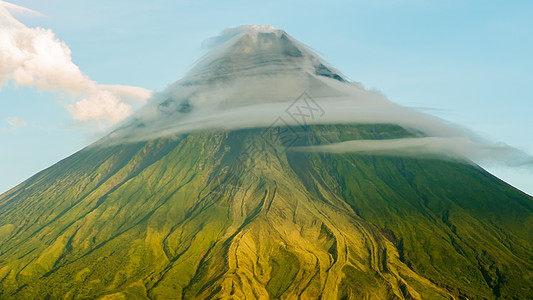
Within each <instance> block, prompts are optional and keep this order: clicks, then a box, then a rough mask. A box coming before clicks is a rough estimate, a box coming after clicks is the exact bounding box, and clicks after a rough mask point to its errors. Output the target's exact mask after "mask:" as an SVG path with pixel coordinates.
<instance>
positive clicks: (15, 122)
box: [7, 117, 28, 129]
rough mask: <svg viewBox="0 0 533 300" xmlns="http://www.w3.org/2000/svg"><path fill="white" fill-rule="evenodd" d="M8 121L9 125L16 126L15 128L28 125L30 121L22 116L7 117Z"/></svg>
mask: <svg viewBox="0 0 533 300" xmlns="http://www.w3.org/2000/svg"><path fill="white" fill-rule="evenodd" d="M7 123H8V124H9V126H11V128H15V129H16V128H20V127H25V126H26V125H28V121H26V120H25V119H22V118H18V117H10V118H7Z"/></svg>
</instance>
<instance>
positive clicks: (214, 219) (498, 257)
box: [0, 26, 533, 299]
mask: <svg viewBox="0 0 533 300" xmlns="http://www.w3.org/2000/svg"><path fill="white" fill-rule="evenodd" d="M206 45H207V46H208V47H210V50H209V52H208V53H207V55H205V56H204V57H203V58H201V59H200V60H199V61H198V62H197V63H196V65H195V67H193V68H192V69H191V71H190V72H189V74H188V75H187V76H185V77H184V78H183V79H181V80H179V81H177V82H176V83H174V84H172V85H170V86H169V87H168V88H167V89H166V90H164V91H163V92H161V93H159V94H157V95H156V96H154V98H153V99H152V100H151V101H150V103H149V104H148V105H147V106H145V107H144V108H142V109H140V110H139V111H138V112H136V113H135V114H134V115H133V116H132V117H131V118H130V119H128V120H126V121H125V122H123V123H122V124H120V125H119V126H118V127H116V128H115V129H114V130H113V131H112V132H111V133H109V134H108V135H107V136H106V137H104V138H102V139H101V140H99V141H97V142H96V143H94V144H93V145H90V146H88V147H87V148H85V149H83V150H81V151H79V152H77V153H75V154H73V155H72V156H70V157H68V158H66V159H64V160H62V161H60V162H59V163H57V164H55V165H53V166H51V167H50V168H48V169H46V170H44V171H42V172H40V173H38V174H36V175H35V176H33V177H31V178H29V179H28V180H26V181H25V182H23V183H21V184H20V185H18V186H17V187H15V188H13V189H11V190H10V191H8V192H6V193H5V194H3V195H1V196H0V298H1V299H59V298H61V299H319V298H320V299H511V298H512V299H531V298H533V230H532V229H533V198H531V197H530V196H528V195H526V194H524V193H522V192H521V191H519V190H517V189H515V188H513V187H512V186H510V185H508V184H506V183H504V182H503V181H501V180H499V179H498V178H496V177H494V176H492V175H491V174H489V173H487V172H486V171H485V170H483V169H482V168H481V167H479V166H477V165H476V164H474V163H472V162H471V161H470V160H469V159H468V158H466V157H462V156H460V155H458V153H452V152H453V151H452V150H450V149H454V148H446V147H444V148H443V147H440V148H438V147H437V148H438V149H437V151H433V152H432V151H431V149H433V150H435V147H433V148H432V147H422V148H416V149H414V150H413V149H412V148H409V147H408V148H409V149H410V150H409V151H406V149H405V148H401V149H400V148H392V149H388V150H387V149H385V148H386V147H382V146H380V147H377V148H376V147H375V145H376V143H377V144H380V143H383V142H390V141H399V140H402V141H408V142H410V141H424V143H426V142H431V141H433V140H434V139H439V140H440V141H447V139H448V138H449V137H450V136H449V134H450V132H455V133H457V130H456V129H454V128H453V127H446V126H448V125H446V124H445V125H442V124H441V123H439V122H440V121H438V120H436V119H433V118H432V117H431V116H427V115H424V114H422V113H419V112H416V111H413V110H410V109H407V108H404V107H401V106H399V105H396V104H394V103H391V102H389V101H388V100H386V99H385V98H384V97H383V96H382V95H380V94H379V93H378V92H376V91H367V90H365V89H363V88H362V87H361V86H360V85H358V84H356V83H353V82H350V81H349V80H348V79H346V78H345V76H344V75H343V74H342V73H340V72H339V71H338V70H337V69H335V68H332V67H331V66H329V65H328V64H327V63H326V62H325V61H323V60H322V59H321V58H320V57H319V56H318V55H316V54H315V52H314V51H312V50H311V49H310V48H308V47H306V46H305V45H303V44H301V43H299V42H298V41H296V40H295V39H293V38H292V37H291V36H289V35H288V34H287V33H285V32H284V31H282V30H277V29H275V28H272V27H267V26H243V27H238V28H235V29H229V30H226V31H224V32H223V34H222V35H221V36H219V37H217V38H213V39H211V40H208V42H207V43H206ZM428 120H429V121H431V122H433V123H431V122H430V123H428V122H429V121H428ZM427 124H432V125H433V126H427ZM435 124H437V125H438V126H437V125H435ZM441 125H442V126H441ZM445 129H446V130H445ZM445 133H446V134H448V136H446V135H445ZM462 138H464V136H462ZM354 141H355V142H360V143H363V145H367V146H368V147H367V146H365V147H366V148H365V147H358V148H357V149H354V148H352V149H351V150H350V149H348V150H347V151H329V150H327V148H321V147H329V146H336V145H337V146H338V145H347V144H346V143H352V145H353V142H354ZM419 144H420V143H419ZM445 144H446V143H445ZM380 145H383V144H380ZM335 149H337V148H335ZM384 149H385V150H386V151H385V150H384ZM447 149H448V150H449V151H448V150H447Z"/></svg>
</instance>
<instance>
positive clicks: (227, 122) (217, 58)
mask: <svg viewBox="0 0 533 300" xmlns="http://www.w3.org/2000/svg"><path fill="white" fill-rule="evenodd" d="M207 44H208V46H209V47H210V48H211V50H210V51H209V52H208V53H207V54H206V55H205V56H204V57H202V58H201V59H200V60H198V62H197V64H196V65H195V66H194V67H193V68H192V69H191V71H190V72H189V73H188V74H187V75H186V76H185V77H184V78H182V79H181V80H179V81H177V82H175V83H174V84H172V85H170V86H169V87H168V88H167V89H166V90H164V91H163V92H161V93H158V94H155V95H154V96H153V98H152V100H151V101H150V102H149V103H148V105H146V106H145V107H143V108H142V109H140V110H139V111H137V112H136V113H135V114H134V115H132V117H131V119H129V120H128V121H127V122H124V123H123V124H121V125H120V126H118V127H117V128H116V129H115V130H114V131H113V132H112V133H111V134H110V135H109V136H107V137H106V138H105V139H103V140H102V141H101V143H100V145H109V144H116V143H126V142H136V141H142V140H149V139H154V138H158V137H163V136H171V135H178V136H179V135H181V134H186V133H189V132H192V131H195V130H206V129H210V130H220V129H225V130H237V129H246V128H266V127H269V126H271V125H272V124H273V123H274V122H276V120H280V122H281V123H283V124H286V125H288V126H297V127H299V126H302V125H320V124H351V125H358V124H394V125H398V126H400V127H403V128H405V129H407V130H408V131H410V132H412V133H413V135H414V136H415V137H416V138H412V139H391V140H380V141H373V140H372V141H368V140H357V141H344V143H340V144H333V145H326V146H318V147H310V148H307V149H299V150H301V151H331V152H357V153H361V154H365V153H366V154H376V155H395V156H417V157H418V156H420V155H424V156H433V157H434V156H438V157H445V158H450V157H455V158H460V159H463V160H467V161H468V160H474V161H485V162H486V161H494V162H499V163H502V164H505V165H513V166H514V165H530V166H531V162H532V158H531V156H529V155H528V154H526V153H524V152H522V151H520V150H517V149H515V148H513V147H510V146H508V145H504V144H496V143H493V142H490V141H488V140H487V139H484V138H482V137H480V136H479V135H477V134H475V133H473V132H472V131H470V130H468V129H467V128H464V127H462V126H459V125H456V124H452V123H450V122H447V121H445V120H442V119H439V118H437V117H433V116H431V115H428V114H426V113H423V112H420V111H417V110H414V109H411V108H407V107H403V106H401V105H398V104H395V103H393V102H391V101H389V100H388V99H387V98H386V97H385V96H384V95H383V94H381V93H380V92H378V91H375V90H366V89H364V88H363V87H362V86H361V85H360V84H358V83H353V82H348V81H347V80H346V79H345V78H344V76H343V75H342V74H341V73H340V72H339V71H337V70H335V69H334V68H332V67H330V66H329V65H328V64H327V63H326V62H324V61H323V60H322V59H321V58H320V57H318V55H316V54H315V53H314V51H312V50H311V49H310V48H308V47H307V46H305V45H302V44H300V43H299V42H297V41H295V40H294V39H293V38H292V37H290V36H288V35H287V34H286V33H285V32H283V31H280V30H276V29H274V28H272V27H260V26H255V27H254V26H251V27H238V28H236V29H232V30H226V31H224V32H223V34H222V36H221V37H218V38H213V39H210V40H208V43H207ZM302 92H306V93H305V94H302ZM311 112H315V113H311Z"/></svg>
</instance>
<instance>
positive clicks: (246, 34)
mask: <svg viewBox="0 0 533 300" xmlns="http://www.w3.org/2000/svg"><path fill="white" fill-rule="evenodd" d="M205 46H206V47H207V48H209V49H210V51H209V52H208V53H207V54H206V55H205V56H204V57H202V58H201V59H200V60H198V61H197V63H196V65H195V67H194V68H193V69H192V70H191V72H190V73H189V74H188V76H187V77H188V79H190V80H191V81H195V80H198V79H208V80H212V79H223V78H229V77H231V78H234V77H235V76H250V75H257V74H259V73H261V74H271V73H280V72H283V73H285V72H291V71H304V72H308V73H311V74H314V75H318V76H326V77H330V78H333V79H336V80H339V81H346V80H345V79H344V78H343V77H342V75H341V74H340V72H339V71H337V70H335V69H334V68H332V67H330V66H328V65H327V63H326V62H325V61H324V60H323V59H321V58H320V57H319V56H318V55H317V54H316V53H315V52H314V51H313V50H312V49H311V48H309V47H307V46H305V45H304V44H302V43H300V42H298V41H297V40H296V39H294V38H293V37H291V36H290V35H289V34H287V33H286V32H285V31H284V30H281V29H276V28H275V27H273V26H270V25H243V26H238V27H235V28H229V29H225V30H224V31H223V32H222V34H221V35H219V36H217V37H214V38H211V39H209V40H208V41H206V43H205Z"/></svg>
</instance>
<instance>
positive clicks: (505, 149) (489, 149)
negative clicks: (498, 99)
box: [293, 137, 533, 167]
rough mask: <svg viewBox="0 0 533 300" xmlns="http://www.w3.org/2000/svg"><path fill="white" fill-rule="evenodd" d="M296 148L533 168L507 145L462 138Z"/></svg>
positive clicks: (531, 161) (529, 159) (530, 159)
mask: <svg viewBox="0 0 533 300" xmlns="http://www.w3.org/2000/svg"><path fill="white" fill-rule="evenodd" d="M293 150H295V151H311V152H329V153H357V154H363V155H385V156H399V157H416V158H420V157H430V158H431V157H433V158H435V157H440V158H443V157H444V158H450V159H457V158H471V159H474V160H476V162H478V163H489V164H490V163H491V162H494V161H499V162H503V163H505V164H506V165H509V166H529V167H533V157H531V156H529V155H528V154H526V153H524V152H522V151H520V150H518V149H515V148H513V147H511V146H509V145H506V144H503V143H500V144H494V143H490V142H485V143H481V142H475V141H473V140H471V139H468V138H465V137H419V138H401V139H387V140H351V141H344V142H340V143H333V144H326V145H316V146H309V147H297V148H295V149H293Z"/></svg>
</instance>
